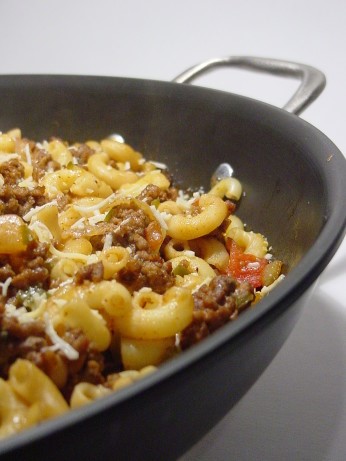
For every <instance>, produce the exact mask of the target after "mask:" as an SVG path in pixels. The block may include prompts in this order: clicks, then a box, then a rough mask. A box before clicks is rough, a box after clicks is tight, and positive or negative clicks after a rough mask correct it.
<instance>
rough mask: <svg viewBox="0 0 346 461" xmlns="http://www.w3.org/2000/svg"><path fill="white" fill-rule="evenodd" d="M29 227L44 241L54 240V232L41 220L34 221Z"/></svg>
mask: <svg viewBox="0 0 346 461" xmlns="http://www.w3.org/2000/svg"><path fill="white" fill-rule="evenodd" d="M28 227H29V229H30V230H32V231H34V232H35V234H36V235H37V237H38V239H39V241H40V242H42V243H50V242H51V241H52V240H53V238H54V237H53V234H52V233H51V231H50V230H49V229H48V227H47V226H46V225H45V224H43V222H41V221H34V222H33V223H31V224H29V226H28Z"/></svg>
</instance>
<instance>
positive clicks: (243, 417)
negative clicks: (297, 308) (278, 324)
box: [179, 289, 346, 461]
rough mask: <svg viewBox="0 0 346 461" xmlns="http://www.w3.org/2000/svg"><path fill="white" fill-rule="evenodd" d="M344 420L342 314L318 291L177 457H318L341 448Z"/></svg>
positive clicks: (206, 460)
mask: <svg viewBox="0 0 346 461" xmlns="http://www.w3.org/2000/svg"><path fill="white" fill-rule="evenodd" d="M230 391H231V390H230ZM210 397H211V398H212V396H210ZM345 419H346V341H345V314H342V306H341V305H335V302H334V301H333V304H332V305H331V301H330V300H329V299H328V298H327V296H326V295H324V293H323V292H322V290H318V289H317V290H316V292H315V295H314V297H313V304H312V303H310V304H309V305H307V306H305V308H304V310H303V313H302V316H301V318H300V320H299V321H298V323H297V325H296V327H295V329H294V331H293V332H292V334H291V336H290V337H289V338H288V340H287V342H286V343H285V345H284V347H283V348H282V349H281V351H280V352H279V353H278V355H277V356H276V357H275V359H274V360H273V362H272V363H271V365H270V366H269V367H268V368H267V370H266V371H265V372H264V374H263V375H262V376H261V377H260V378H259V380H258V381H257V382H256V383H255V385H254V386H253V387H252V388H251V389H250V391H249V392H248V393H247V394H246V395H245V396H244V397H243V399H242V400H241V401H240V402H239V403H238V404H237V405H236V406H235V407H234V408H233V409H232V410H231V411H230V412H229V413H228V415H227V416H226V417H225V418H224V419H223V420H222V421H221V422H220V423H219V424H218V425H217V426H215V427H214V428H213V429H212V431H210V432H209V433H208V434H207V435H206V436H205V437H204V438H203V439H202V440H201V441H199V442H198V443H197V444H196V445H195V446H194V447H192V448H191V449H190V450H189V451H188V452H187V453H186V454H185V455H184V456H182V457H181V458H179V461H195V460H198V461H210V460H211V459H212V460H213V461H225V460H229V459H236V460H238V461H258V460H266V461H277V460H278V459H280V461H292V460H303V461H310V460H311V461H322V460H323V461H325V460H326V459H331V455H332V452H333V451H335V449H336V451H340V450H341V451H342V450H345V449H346V445H345V442H344V437H343V436H342V434H341V429H340V428H341V425H342V424H345V421H343V420H345ZM342 421H343V422H342ZM340 444H342V445H343V448H342V447H341V449H340V450H339V448H340V447H339V445H340ZM338 447H339V448H338ZM344 454H345V453H344ZM339 456H341V453H339V454H338V453H337V454H333V458H332V459H335V460H336V459H342V457H341V458H339Z"/></svg>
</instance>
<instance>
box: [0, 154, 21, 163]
mask: <svg viewBox="0 0 346 461" xmlns="http://www.w3.org/2000/svg"><path fill="white" fill-rule="evenodd" d="M15 158H20V157H19V155H18V154H6V153H1V154H0V164H1V163H5V162H8V161H9V160H13V159H15Z"/></svg>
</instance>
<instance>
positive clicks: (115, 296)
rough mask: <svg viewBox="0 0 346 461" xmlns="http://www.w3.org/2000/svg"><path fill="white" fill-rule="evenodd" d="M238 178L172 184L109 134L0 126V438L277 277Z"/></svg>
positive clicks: (152, 354)
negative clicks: (250, 225) (91, 136)
mask: <svg viewBox="0 0 346 461" xmlns="http://www.w3.org/2000/svg"><path fill="white" fill-rule="evenodd" d="M241 196H242V186H241V183H240V182H239V181H238V180H237V179H235V178H227V179H223V180H221V181H219V182H218V183H217V184H216V185H215V186H214V187H213V188H211V189H210V190H208V191H203V190H202V189H201V190H199V191H194V192H192V191H190V192H187V191H183V190H181V189H179V188H177V187H175V186H174V184H173V182H172V178H171V176H170V174H169V171H168V170H167V168H166V166H165V165H163V164H160V163H157V162H153V161H150V160H145V159H144V158H143V156H142V155H141V154H140V153H138V152H136V151H135V150H134V149H133V148H132V147H130V146H129V145H127V144H125V143H123V142H119V140H117V139H114V138H108V139H103V140H101V141H100V142H96V141H88V142H85V143H68V142H66V141H63V140H61V139H58V138H53V139H51V140H49V141H42V142H34V141H32V140H29V139H25V138H22V135H21V132H20V130H19V129H14V130H12V131H10V132H8V133H2V134H1V135H0V327H1V339H0V372H1V375H0V376H1V378H0V436H2V437H5V436H8V435H11V434H14V433H16V432H18V431H20V430H22V429H24V428H27V427H30V426H32V425H35V424H37V423H39V422H41V421H43V420H45V419H48V418H51V417H54V416H57V415H60V414H62V413H64V412H66V411H68V410H69V409H70V408H77V407H79V406H81V405H84V404H86V403H88V402H91V401H93V400H95V399H97V398H99V397H102V396H105V395H107V394H109V393H111V392H113V391H115V390H117V389H120V388H122V387H124V386H126V385H128V384H130V383H132V382H134V381H136V380H137V379H139V378H141V377H142V376H145V375H146V374H148V373H151V372H152V371H154V370H155V369H156V367H157V366H158V365H160V364H161V363H163V362H164V361H166V360H168V359H171V358H173V357H174V356H175V355H176V354H178V353H179V352H180V351H182V350H185V349H188V348H190V347H191V346H193V345H194V344H196V343H198V342H199V341H201V340H203V339H204V338H205V337H207V336H208V335H210V334H211V333H212V332H213V331H215V330H216V329H218V328H220V327H221V326H222V325H224V324H226V323H227V322H229V321H232V320H234V319H236V318H237V316H238V314H239V313H240V312H241V311H242V310H243V309H245V308H247V307H249V306H252V305H254V304H255V303H256V302H257V301H258V300H259V299H260V298H261V297H262V296H263V295H264V294H266V292H267V291H268V290H270V289H271V287H273V286H274V285H275V284H276V283H277V282H278V281H279V280H281V278H282V277H283V275H282V274H281V272H282V263H281V261H279V260H276V259H274V258H273V257H272V255H271V254H270V252H269V248H268V242H267V240H266V238H265V237H264V236H263V235H261V234H259V233H256V232H254V231H252V230H245V226H244V224H243V222H242V221H241V220H240V219H239V218H238V217H237V216H236V215H235V211H236V202H238V201H239V200H240V198H241Z"/></svg>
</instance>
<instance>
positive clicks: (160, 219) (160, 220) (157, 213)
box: [150, 205, 168, 230]
mask: <svg viewBox="0 0 346 461" xmlns="http://www.w3.org/2000/svg"><path fill="white" fill-rule="evenodd" d="M150 209H151V211H152V212H153V215H154V216H155V218H156V220H157V221H158V223H159V224H160V226H161V227H162V229H164V230H167V229H168V226H167V223H166V221H165V219H164V215H162V213H161V212H160V211H158V210H157V209H156V208H155V206H154V205H150Z"/></svg>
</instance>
